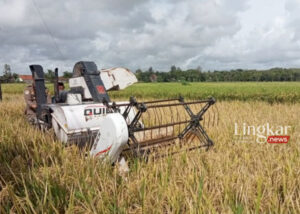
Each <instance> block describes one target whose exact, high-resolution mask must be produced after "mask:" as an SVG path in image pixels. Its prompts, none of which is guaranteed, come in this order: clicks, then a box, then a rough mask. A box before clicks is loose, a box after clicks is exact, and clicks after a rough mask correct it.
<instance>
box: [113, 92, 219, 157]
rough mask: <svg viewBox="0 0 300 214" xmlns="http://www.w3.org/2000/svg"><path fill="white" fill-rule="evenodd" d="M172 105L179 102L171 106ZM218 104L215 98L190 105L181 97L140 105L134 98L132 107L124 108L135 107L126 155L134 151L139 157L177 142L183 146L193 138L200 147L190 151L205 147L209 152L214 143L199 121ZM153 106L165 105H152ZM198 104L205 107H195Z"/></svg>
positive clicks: (196, 146) (193, 102) (194, 146)
mask: <svg viewBox="0 0 300 214" xmlns="http://www.w3.org/2000/svg"><path fill="white" fill-rule="evenodd" d="M173 101H178V102H176V103H172V102H173ZM164 102H171V103H164ZM215 102H216V101H215V99H214V98H210V99H207V100H198V101H190V102H185V101H184V99H183V98H182V97H180V98H178V99H167V100H157V101H148V102H137V101H136V100H135V99H134V98H131V99H130V102H129V104H124V105H126V106H127V109H130V108H133V107H135V108H136V115H135V117H134V119H133V120H132V121H131V123H130V124H129V125H128V131H129V141H128V145H129V148H127V149H125V150H124V151H127V150H132V152H133V153H134V154H136V155H139V154H141V152H142V151H145V149H147V150H151V147H158V146H163V145H166V144H167V145H171V144H174V143H175V142H177V141H176V139H179V142H180V145H181V143H182V142H183V141H182V140H183V139H185V137H186V136H189V137H190V136H192V141H193V140H194V139H195V137H197V138H198V140H199V142H200V144H199V145H190V146H193V147H190V148H191V149H195V148H199V147H202V146H206V147H207V148H209V147H210V146H212V145H213V144H214V143H213V141H212V140H211V139H210V138H209V137H208V135H207V134H206V132H205V130H204V128H203V127H202V126H203V125H204V124H202V125H201V124H200V121H202V120H203V115H204V114H205V113H206V112H207V110H208V109H209V108H210V107H211V106H212V105H213V104H215ZM154 103H163V104H158V105H153V104H154ZM146 104H150V105H149V106H148V105H146ZM151 104H152V105H151ZM195 104H203V105H200V106H195ZM191 105H193V108H191V107H192V106H191ZM115 106H116V105H115ZM119 106H121V105H119ZM122 106H123V104H122ZM179 108H180V109H179ZM192 109H193V110H194V111H195V110H197V112H196V113H194V112H193V111H192ZM125 112H126V111H125ZM144 113H146V114H144ZM127 115H128V114H127V113H125V114H123V116H124V117H125V119H126V116H127ZM209 117H210V115H209ZM209 121H210V118H209ZM184 124H185V125H184ZM183 125H184V126H183ZM153 133H154V134H153ZM142 135H143V136H142ZM153 135H154V136H153ZM170 141H172V142H170ZM184 141H185V140H184ZM167 142H168V143H167ZM185 142H186V141H185ZM188 144H189V143H188Z"/></svg>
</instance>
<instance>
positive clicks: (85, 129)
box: [51, 102, 135, 144]
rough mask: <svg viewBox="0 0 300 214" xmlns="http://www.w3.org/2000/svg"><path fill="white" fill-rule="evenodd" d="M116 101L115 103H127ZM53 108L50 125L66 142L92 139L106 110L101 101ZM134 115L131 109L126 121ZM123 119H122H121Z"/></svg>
mask: <svg viewBox="0 0 300 214" xmlns="http://www.w3.org/2000/svg"><path fill="white" fill-rule="evenodd" d="M127 103H128V102H118V103H117V104H127ZM125 108H126V107H125V106H124V107H120V113H123V112H124V111H125ZM51 109H52V110H53V113H52V114H51V115H52V126H53V129H54V133H55V135H56V136H57V138H58V140H60V141H62V142H64V143H66V144H72V143H80V141H86V140H89V139H90V140H94V139H95V137H96V135H97V133H98V132H99V130H100V127H101V125H102V126H103V125H105V120H106V117H107V116H108V115H110V114H113V113H111V112H108V109H107V107H106V106H105V105H104V104H101V103H84V104H80V105H65V104H61V105H51ZM134 117H135V111H134V109H131V110H130V112H129V115H128V118H127V121H126V124H130V123H131V121H132V120H133V118H134ZM123 120H124V119H123Z"/></svg>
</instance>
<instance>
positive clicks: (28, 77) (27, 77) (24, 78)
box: [19, 75, 32, 80]
mask: <svg viewBox="0 0 300 214" xmlns="http://www.w3.org/2000/svg"><path fill="white" fill-rule="evenodd" d="M19 78H21V79H22V80H32V75H19Z"/></svg>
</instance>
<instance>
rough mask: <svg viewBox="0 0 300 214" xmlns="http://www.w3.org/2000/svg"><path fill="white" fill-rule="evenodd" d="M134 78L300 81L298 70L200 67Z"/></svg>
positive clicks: (139, 72) (150, 71)
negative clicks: (208, 68)
mask: <svg viewBox="0 0 300 214" xmlns="http://www.w3.org/2000/svg"><path fill="white" fill-rule="evenodd" d="M135 74H136V77H137V78H138V80H139V81H140V82H178V81H187V82H234V81H243V82H246V81H300V69H298V68H288V69H287V68H272V69H268V70H243V69H235V70H230V71H226V70H224V71H217V70H215V71H207V72H203V71H202V69H201V68H200V67H198V68H196V69H188V70H182V69H180V68H179V67H176V66H172V67H171V69H170V70H169V71H167V72H162V71H154V70H153V68H152V67H150V68H149V69H148V70H146V71H142V70H141V69H138V70H137V71H136V72H135Z"/></svg>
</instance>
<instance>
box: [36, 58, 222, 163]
mask: <svg viewBox="0 0 300 214" xmlns="http://www.w3.org/2000/svg"><path fill="white" fill-rule="evenodd" d="M30 70H31V72H32V75H33V79H34V81H35V94H36V100H37V111H36V114H37V118H38V121H39V122H38V124H37V125H38V126H39V128H41V129H43V130H45V129H51V128H52V129H53V130H54V133H55V136H56V138H57V139H58V140H59V141H61V142H63V143H65V144H66V145H71V144H76V145H78V146H79V147H81V148H82V147H85V148H88V149H89V152H90V154H91V155H92V156H96V157H101V158H105V159H108V160H109V161H111V162H112V163H115V162H116V161H117V160H118V159H119V157H120V156H121V154H125V153H131V154H133V155H135V156H138V157H139V156H142V155H146V154H148V153H149V152H151V151H152V150H156V149H158V148H162V147H164V146H169V145H174V144H175V145H179V146H180V147H182V146H183V145H186V147H185V150H186V149H188V150H192V149H196V148H200V147H206V148H209V147H210V146H212V145H213V141H212V140H211V139H210V138H209V137H208V135H207V133H206V132H205V130H204V128H203V127H204V124H205V123H207V124H211V123H215V121H216V120H217V119H216V116H215V113H214V112H212V113H209V112H208V113H207V114H206V115H208V116H207V117H204V114H205V113H206V112H207V111H208V110H209V109H213V108H210V107H211V106H212V105H213V104H214V103H215V99H214V98H210V99H207V100H198V101H189V102H186V101H185V100H184V99H183V98H182V97H179V98H177V99H165V100H156V101H146V102H138V101H136V99H135V98H133V97H131V98H130V100H129V101H123V102H112V101H111V100H110V97H109V96H108V94H107V91H108V90H120V89H124V88H126V87H127V86H129V85H131V84H133V83H135V82H137V79H136V77H135V75H134V74H133V73H131V72H130V71H129V70H127V69H123V68H117V69H109V70H101V71H100V72H99V71H98V68H97V66H96V64H95V63H94V62H78V63H76V64H75V66H74V69H73V76H72V78H70V80H69V86H70V90H69V91H68V92H66V91H65V92H61V94H59V91H58V71H57V69H55V76H56V79H55V83H54V87H55V89H54V91H55V99H54V100H56V103H52V104H47V98H46V93H45V80H44V72H43V68H42V67H41V66H40V65H31V66H30ZM205 118H208V119H207V120H206V121H207V122H205ZM195 139H197V140H195ZM194 142H197V143H196V144H195V143H194Z"/></svg>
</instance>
